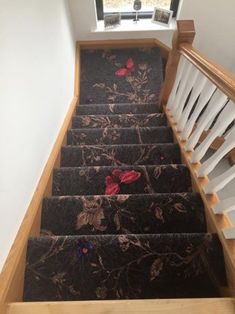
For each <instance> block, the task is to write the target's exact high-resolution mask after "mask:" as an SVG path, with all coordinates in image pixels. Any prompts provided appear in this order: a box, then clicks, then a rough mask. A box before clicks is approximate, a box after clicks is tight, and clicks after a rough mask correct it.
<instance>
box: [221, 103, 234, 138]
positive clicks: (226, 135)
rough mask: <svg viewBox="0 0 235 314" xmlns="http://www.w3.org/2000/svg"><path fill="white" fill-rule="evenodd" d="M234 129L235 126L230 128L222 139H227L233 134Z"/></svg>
mask: <svg viewBox="0 0 235 314" xmlns="http://www.w3.org/2000/svg"><path fill="white" fill-rule="evenodd" d="M234 106H235V104H234ZM234 129H235V125H234V126H232V127H231V128H230V129H229V130H228V131H227V132H226V133H225V134H224V138H225V139H226V138H228V137H229V135H230V134H231V133H232V132H233V130H234Z"/></svg>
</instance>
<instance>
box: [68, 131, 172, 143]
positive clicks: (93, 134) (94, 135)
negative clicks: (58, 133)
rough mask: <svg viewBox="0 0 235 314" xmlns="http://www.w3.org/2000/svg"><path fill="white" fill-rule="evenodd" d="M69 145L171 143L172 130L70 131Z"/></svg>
mask: <svg viewBox="0 0 235 314" xmlns="http://www.w3.org/2000/svg"><path fill="white" fill-rule="evenodd" d="M67 140H68V145H114V144H149V143H170V142H172V141H173V137H172V130H171V129H170V128H167V127H157V128H136V129H131V128H130V129H75V130H70V131H68V138H67Z"/></svg>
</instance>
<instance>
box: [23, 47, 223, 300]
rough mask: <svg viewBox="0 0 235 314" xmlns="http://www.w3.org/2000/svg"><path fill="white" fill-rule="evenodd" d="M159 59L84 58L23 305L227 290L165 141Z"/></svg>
mask: <svg viewBox="0 0 235 314" xmlns="http://www.w3.org/2000/svg"><path fill="white" fill-rule="evenodd" d="M162 72H163V69H162V60H161V55H160V51H159V49H157V48H148V49H146V48H145V49H137V48H135V49H120V50H118V49H115V50H82V52H81V86H80V87H81V99H80V103H81V105H78V107H77V110H76V114H75V116H74V117H73V121H72V127H71V129H70V130H69V131H68V136H67V145H66V146H64V147H62V150H61V163H60V168H58V169H55V170H54V175H53V195H52V196H51V197H47V198H45V199H44V201H43V205H42V215H41V235H40V236H39V237H32V238H30V239H29V242H28V250H27V263H26V270H25V286H24V300H25V301H62V300H64V301H69V300H104V299H141V298H145V299H150V298H201V297H216V296H219V295H220V287H224V286H226V275H225V269H224V262H223V251H222V247H221V244H220V242H219V239H218V237H217V235H216V234H211V233H209V232H208V231H207V225H206V219H205V213H204V208H203V203H202V200H201V198H200V196H199V195H198V194H197V193H196V192H194V191H193V190H192V184H191V177H190V173H189V170H188V169H187V167H186V166H185V165H184V164H182V162H181V156H180V150H179V147H178V145H177V144H175V143H174V141H173V135H172V130H171V129H170V127H168V126H167V122H166V117H165V116H164V114H163V113H161V110H160V107H159V93H160V89H161V85H162Z"/></svg>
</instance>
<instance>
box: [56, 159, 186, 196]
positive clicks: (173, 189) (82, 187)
mask: <svg viewBox="0 0 235 314" xmlns="http://www.w3.org/2000/svg"><path fill="white" fill-rule="evenodd" d="M114 169H115V168H113V167H87V168H86V167H84V168H62V169H58V170H55V171H54V180H53V195H98V194H99V195H104V194H105V178H106V177H107V176H110V175H111V174H112V171H113V170H114ZM118 169H122V170H128V171H129V170H135V171H139V172H140V173H141V177H140V178H139V179H138V180H137V181H135V182H133V183H131V184H121V185H120V188H121V189H120V194H142V193H144V194H145V193H146V194H150V193H181V192H190V191H191V178H190V174H189V171H188V169H187V168H186V167H185V166H182V165H167V166H164V165H162V166H136V167H131V166H130V167H119V168H118Z"/></svg>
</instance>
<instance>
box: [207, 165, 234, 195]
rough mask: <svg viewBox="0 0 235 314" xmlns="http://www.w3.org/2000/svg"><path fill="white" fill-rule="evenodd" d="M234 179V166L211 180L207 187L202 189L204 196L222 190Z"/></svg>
mask: <svg viewBox="0 0 235 314" xmlns="http://www.w3.org/2000/svg"><path fill="white" fill-rule="evenodd" d="M234 178H235V166H233V167H231V168H229V169H228V170H227V171H225V172H224V173H223V174H221V175H220V176H218V177H216V178H214V179H213V180H211V181H210V182H209V183H208V184H207V186H205V187H204V188H203V190H204V192H205V193H206V194H212V193H216V192H218V191H220V190H222V189H223V188H224V187H225V186H226V185H227V184H228V183H229V182H230V181H232V180H233V179H234Z"/></svg>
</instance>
